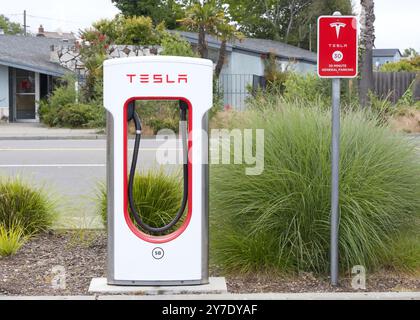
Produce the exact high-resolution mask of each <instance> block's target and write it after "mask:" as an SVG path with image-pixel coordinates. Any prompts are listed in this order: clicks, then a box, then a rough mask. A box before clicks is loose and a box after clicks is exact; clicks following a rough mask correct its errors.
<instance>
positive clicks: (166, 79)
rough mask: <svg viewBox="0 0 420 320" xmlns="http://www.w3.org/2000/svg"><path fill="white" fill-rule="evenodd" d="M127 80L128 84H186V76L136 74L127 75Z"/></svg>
mask: <svg viewBox="0 0 420 320" xmlns="http://www.w3.org/2000/svg"><path fill="white" fill-rule="evenodd" d="M127 78H128V81H129V83H168V84H170V83H188V75H186V74H177V75H173V76H171V75H169V74H148V73H143V74H136V73H128V74H127Z"/></svg>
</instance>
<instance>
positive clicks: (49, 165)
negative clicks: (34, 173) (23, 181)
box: [0, 163, 106, 168]
mask: <svg viewBox="0 0 420 320" xmlns="http://www.w3.org/2000/svg"><path fill="white" fill-rule="evenodd" d="M105 166H106V164H98V163H94V164H90V163H86V164H76V163H75V164H73V163H65V164H63V163H61V164H56V163H54V164H0V168H38V167H39V168H43V167H45V168H46V167H56V168H64V167H75V168H78V167H105Z"/></svg>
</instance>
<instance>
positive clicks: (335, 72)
mask: <svg viewBox="0 0 420 320" xmlns="http://www.w3.org/2000/svg"><path fill="white" fill-rule="evenodd" d="M357 55H358V50H357V20H356V17H354V16H342V15H341V13H340V12H334V14H333V15H332V16H321V17H319V18H318V68H317V71H318V76H319V77H321V78H332V120H331V127H332V132H331V134H332V137H331V218H330V223H331V238H330V272H331V285H333V286H337V285H338V274H339V272H338V271H339V264H338V262H339V259H338V258H339V256H338V243H339V238H338V236H339V224H340V207H339V182H340V181H339V163H340V81H341V80H340V79H341V78H354V77H356V76H357Z"/></svg>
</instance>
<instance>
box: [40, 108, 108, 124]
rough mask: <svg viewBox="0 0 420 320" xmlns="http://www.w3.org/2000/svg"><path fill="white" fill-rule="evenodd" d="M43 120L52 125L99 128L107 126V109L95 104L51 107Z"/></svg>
mask: <svg viewBox="0 0 420 320" xmlns="http://www.w3.org/2000/svg"><path fill="white" fill-rule="evenodd" d="M43 122H44V123H45V124H47V125H49V126H51V127H68V128H82V127H84V128H98V127H102V126H105V123H106V120H105V109H103V108H101V107H100V106H96V105H93V104H82V103H79V104H67V105H65V106H62V107H58V108H50V110H48V113H47V115H45V116H44V118H43Z"/></svg>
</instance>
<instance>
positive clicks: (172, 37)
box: [161, 33, 198, 57]
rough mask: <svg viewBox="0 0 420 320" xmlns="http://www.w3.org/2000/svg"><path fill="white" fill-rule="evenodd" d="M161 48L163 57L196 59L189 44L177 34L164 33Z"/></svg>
mask: <svg viewBox="0 0 420 320" xmlns="http://www.w3.org/2000/svg"><path fill="white" fill-rule="evenodd" d="M161 46H162V48H163V51H162V52H161V55H163V56H183V57H198V55H197V54H196V53H195V52H194V51H193V49H192V47H191V45H190V43H189V42H188V41H186V40H184V39H182V38H181V37H180V36H179V35H178V34H170V33H165V34H164V35H163V36H162V41H161Z"/></svg>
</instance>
